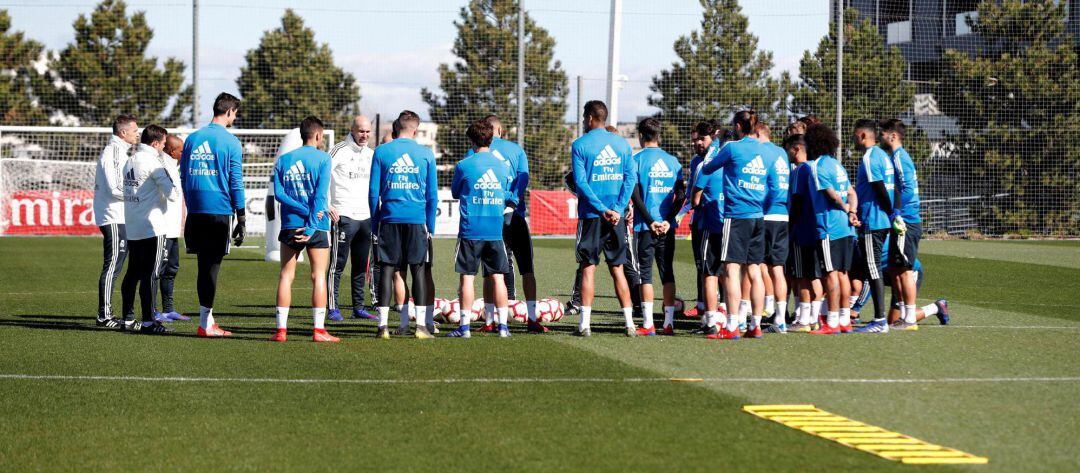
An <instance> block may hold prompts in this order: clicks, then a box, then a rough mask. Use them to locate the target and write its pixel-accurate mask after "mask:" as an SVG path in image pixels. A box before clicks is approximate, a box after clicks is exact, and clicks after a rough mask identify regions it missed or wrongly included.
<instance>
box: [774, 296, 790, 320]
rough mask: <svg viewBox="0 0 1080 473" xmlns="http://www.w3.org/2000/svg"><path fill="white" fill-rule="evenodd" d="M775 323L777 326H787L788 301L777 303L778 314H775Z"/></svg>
mask: <svg viewBox="0 0 1080 473" xmlns="http://www.w3.org/2000/svg"><path fill="white" fill-rule="evenodd" d="M773 316H774V319H773V323H774V324H777V325H787V301H780V302H777V303H776V312H773Z"/></svg>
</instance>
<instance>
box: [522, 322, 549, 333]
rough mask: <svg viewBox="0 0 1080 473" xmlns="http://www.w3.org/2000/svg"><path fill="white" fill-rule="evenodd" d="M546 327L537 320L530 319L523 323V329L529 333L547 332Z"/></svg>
mask: <svg viewBox="0 0 1080 473" xmlns="http://www.w3.org/2000/svg"><path fill="white" fill-rule="evenodd" d="M548 330H549V329H548V328H547V327H545V326H544V324H541V323H540V322H539V321H536V320H530V321H528V322H526V323H525V331H526V332H529V333H547V332H548Z"/></svg>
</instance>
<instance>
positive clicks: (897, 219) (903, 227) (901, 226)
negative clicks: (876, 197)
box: [889, 211, 907, 235]
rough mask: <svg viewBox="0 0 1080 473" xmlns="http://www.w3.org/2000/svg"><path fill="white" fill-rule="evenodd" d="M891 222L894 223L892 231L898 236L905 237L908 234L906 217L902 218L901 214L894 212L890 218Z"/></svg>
mask: <svg viewBox="0 0 1080 473" xmlns="http://www.w3.org/2000/svg"><path fill="white" fill-rule="evenodd" d="M889 220H891V221H892V229H893V231H894V232H896V234H897V235H903V234H904V233H906V232H907V223H904V217H901V216H900V212H896V211H894V212H893V213H892V215H890V216H889Z"/></svg>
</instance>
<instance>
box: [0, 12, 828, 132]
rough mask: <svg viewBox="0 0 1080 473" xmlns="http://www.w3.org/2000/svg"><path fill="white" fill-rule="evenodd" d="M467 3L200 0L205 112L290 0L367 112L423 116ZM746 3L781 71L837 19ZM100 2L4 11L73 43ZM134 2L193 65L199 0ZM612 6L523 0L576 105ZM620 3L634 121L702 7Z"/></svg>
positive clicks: (155, 50) (597, 79)
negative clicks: (424, 94)
mask: <svg viewBox="0 0 1080 473" xmlns="http://www.w3.org/2000/svg"><path fill="white" fill-rule="evenodd" d="M464 3H465V0H411V1H409V2H401V3H397V2H386V1H374V0H355V1H350V2H334V3H331V2H298V1H295V0H293V1H281V0H264V1H260V2H257V3H256V2H244V1H243V0H203V1H201V2H200V5H201V6H200V8H201V22H200V29H201V30H200V31H201V40H200V48H201V53H200V62H201V67H200V70H201V78H200V87H201V91H200V94H201V103H203V104H205V105H203V110H207V109H208V108H209V106H208V105H209V103H210V101H212V99H213V96H214V95H215V94H217V93H218V92H220V91H229V92H235V90H236V85H235V79H236V76H237V75H238V74H239V70H240V67H241V65H243V56H244V53H245V51H247V50H248V49H250V48H252V47H254V46H256V45H257V44H258V41H259V38H260V37H261V36H262V33H263V32H264V31H266V30H269V29H272V28H275V27H277V26H278V25H279V24H280V18H281V14H282V13H283V12H284V10H285V8H287V7H290V6H292V7H293V8H294V9H296V10H297V12H298V13H299V14H300V15H301V16H303V17H304V19H305V21H306V22H307V25H308V26H309V27H311V28H312V29H314V30H315V33H316V39H317V40H318V41H320V42H325V43H328V44H329V45H330V47H331V49H333V51H334V57H335V60H336V62H337V64H338V65H339V66H341V67H343V68H345V69H346V70H348V71H349V72H351V73H353V74H354V75H355V76H356V77H357V79H358V80H359V82H360V87H361V94H362V95H363V98H362V100H361V107H362V109H363V111H364V113H366V114H369V115H373V114H374V113H377V112H378V113H382V114H384V115H389V114H395V115H396V114H397V112H398V111H400V110H401V109H403V108H411V109H413V110H416V111H417V112H419V113H421V115H426V112H427V108H426V106H425V105H424V104H423V102H422V101H421V100H420V93H419V90H420V88H421V87H424V86H427V87H436V86H437V85H438V75H437V73H436V67H437V66H438V64H439V63H441V62H449V61H451V60H452V59H453V55H452V54H451V52H450V48H451V45H452V43H453V40H454V36H455V29H454V26H453V23H452V22H453V21H454V20H455V19H456V18H457V17H458V9H459V8H460V6H461V5H463V4H464ZM740 3H741V4H742V5H743V13H744V14H746V15H747V16H748V17H749V19H750V30H751V32H753V33H754V34H755V35H757V36H758V38H759V47H760V48H762V49H765V50H769V51H772V52H773V55H774V62H775V63H776V71H775V72H777V73H778V72H779V71H780V70H792V71H794V70H797V69H798V60H799V58H800V57H801V56H802V53H803V51H804V50H806V49H812V48H814V47H816V45H817V42H818V40H819V39H820V38H821V36H822V35H824V34H825V31H826V29H827V27H828V10H829V7H828V2H826V1H824V0H811V1H806V0H802V1H800V0H754V1H742V2H740ZM94 5H95V2H93V1H88V0H59V1H56V2H53V1H49V2H44V3H42V2H40V1H25V0H0V9H7V10H8V11H9V12H10V13H11V15H12V17H13V18H12V20H13V26H14V28H15V29H18V30H23V31H25V32H27V34H28V35H29V36H30V37H32V38H34V39H36V40H38V41H40V42H42V43H44V44H45V45H46V46H47V47H48V48H51V49H60V48H62V47H63V46H64V45H65V44H67V43H68V42H70V41H71V38H72V37H73V30H72V27H71V24H72V22H74V20H75V18H76V17H77V16H78V15H79V14H80V13H84V12H89V11H90V10H92V8H93V6H94ZM128 5H129V10H143V11H145V12H146V15H147V19H148V21H149V23H150V25H151V27H153V28H154V34H155V36H154V39H153V41H152V42H151V44H150V50H149V52H150V54H152V55H155V56H158V57H159V58H164V57H168V56H173V57H177V58H180V59H182V60H184V61H185V62H186V63H190V60H191V2H190V1H181V0H157V1H152V0H132V1H130V2H129V3H128ZM399 5H402V6H399ZM609 6H610V1H609V0H542V1H541V0H525V7H526V9H527V10H528V11H529V14H530V15H531V16H532V17H533V18H534V19H535V20H536V21H537V22H538V23H539V24H540V25H541V26H543V27H544V28H547V29H548V30H549V32H550V33H551V34H552V35H553V36H554V37H555V38H556V41H557V45H556V49H555V54H556V59H558V60H559V61H561V62H562V64H563V67H564V69H565V70H566V71H567V74H568V76H569V77H570V82H571V84H570V85H571V96H570V102H571V104H574V101H575V97H576V93H577V90H576V85H575V78H576V77H577V76H578V75H580V76H582V77H583V79H584V87H583V89H582V91H583V95H584V99H585V100H588V99H590V98H603V96H604V93H605V92H604V90H605V88H604V78H605V77H606V65H607V41H608V40H607V37H608V36H607V35H608V22H609V16H608V8H609ZM623 9H624V15H623V38H622V54H621V62H622V73H623V74H624V75H626V76H627V77H628V79H629V81H628V82H627V83H626V86H625V88H624V89H623V90H622V93H621V94H620V104H621V105H620V116H621V118H622V119H623V120H630V119H633V118H634V117H636V116H638V115H642V114H647V113H651V112H652V109H650V107H648V105H647V103H646V97H647V96H648V93H649V90H648V86H649V80H650V78H651V77H652V76H653V75H655V74H657V72H658V71H660V70H661V69H663V68H665V67H669V66H670V64H671V62H672V61H674V60H675V54H674V52H673V51H672V44H673V43H674V41H675V40H676V39H677V38H678V37H679V36H680V35H684V34H687V33H689V32H690V31H691V30H692V29H695V28H698V26H699V24H700V21H701V9H700V6H699V4H698V2H697V0H664V1H649V0H624V2H623ZM201 121H205V119H203V120H201Z"/></svg>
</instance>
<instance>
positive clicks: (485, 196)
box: [447, 118, 518, 338]
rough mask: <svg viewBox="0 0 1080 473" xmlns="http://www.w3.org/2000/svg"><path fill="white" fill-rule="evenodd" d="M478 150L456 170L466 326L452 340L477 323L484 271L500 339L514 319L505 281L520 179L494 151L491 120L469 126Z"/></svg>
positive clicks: (466, 335) (458, 268) (457, 266)
mask: <svg viewBox="0 0 1080 473" xmlns="http://www.w3.org/2000/svg"><path fill="white" fill-rule="evenodd" d="M465 134H466V136H468V138H469V141H470V142H471V143H472V145H473V153H471V154H470V155H468V156H467V157H466V158H465V159H462V160H461V162H459V163H458V164H457V166H456V167H455V168H454V179H453V181H452V182H451V185H450V192H451V194H452V195H453V196H454V198H455V199H458V202H459V203H460V206H459V207H458V208H459V212H460V214H459V216H460V218H459V220H458V225H459V230H458V241H457V252H456V253H457V256H456V262H455V265H454V270H455V271H456V272H457V273H458V274H460V275H461V279H460V285H459V289H458V291H459V292H460V295H461V325H460V326H459V327H458V328H457V329H455V330H454V331H452V332H450V333H449V334H447V336H450V337H460V338H469V337H470V336H471V335H470V333H469V321H470V320H472V315H471V312H472V304H473V299H474V295H473V279H474V278H475V277H476V272H477V271H478V270H479V269H480V266H483V267H484V279H485V286H488V285H489V284H490V286H491V288H492V289H491V294H490V295H488V294H485V297H489V298H490V299H485V302H487V301H491V303H493V304H494V305H495V307H496V313H497V314H498V315H497V319H498V320H497V322H496V325H497V326H498V332H499V337H500V338H507V337H509V336H510V329H509V328H507V325H506V324H507V317H508V313H509V309H508V303H507V293H506V283H505V281H504V279H503V275H504V274H506V273H508V272H509V271H510V261H509V255H508V254H507V247H508V246H509V244H507V243H504V242H503V234H504V228H503V224H504V222H505V221H506V220H510V219H512V218H513V217H512V214H513V213H514V210H515V209H514V207H516V206H517V195H518V194H517V193H516V192H514V190H512V183H513V181H514V178H515V176H513V175H512V174H511V173H513V172H514V171H513V169H512V168H511V166H508V165H507V163H506V159H505V157H504V158H500V157H498V156H497V155H496V154H495V152H494V151H493V150H492V138H493V136H494V135H495V127H494V126H493V125H492V122H491V120H489V119H486V118H485V119H480V120H477V121H475V122H473V123H472V124H471V125H469V129H468V130H467V131H466V133H465Z"/></svg>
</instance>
